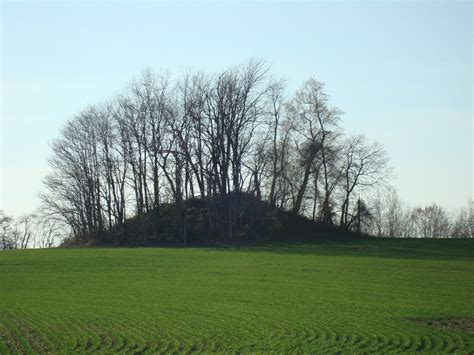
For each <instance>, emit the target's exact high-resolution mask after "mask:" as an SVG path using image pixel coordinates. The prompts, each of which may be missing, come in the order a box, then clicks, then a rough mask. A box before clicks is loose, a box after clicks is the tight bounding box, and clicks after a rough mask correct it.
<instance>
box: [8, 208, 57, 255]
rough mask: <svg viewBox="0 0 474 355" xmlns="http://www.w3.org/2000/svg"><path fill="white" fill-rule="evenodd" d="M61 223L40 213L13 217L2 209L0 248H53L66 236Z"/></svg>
mask: <svg viewBox="0 0 474 355" xmlns="http://www.w3.org/2000/svg"><path fill="white" fill-rule="evenodd" d="M64 232H65V231H64V229H63V226H62V225H61V223H60V222H59V221H57V220H54V219H48V218H44V217H43V216H41V215H38V214H25V215H23V216H20V217H17V218H13V217H11V216H7V215H6V214H5V213H4V212H3V211H1V210H0V250H9V249H27V248H51V247H53V246H55V245H56V244H57V242H60V240H61V238H62V237H63V236H64Z"/></svg>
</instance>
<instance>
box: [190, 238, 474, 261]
mask: <svg viewBox="0 0 474 355" xmlns="http://www.w3.org/2000/svg"><path fill="white" fill-rule="evenodd" d="M191 247H200V248H203V247H204V248H205V249H208V250H210V251H211V250H212V251H216V250H220V251H244V252H269V253H278V254H298V255H321V256H348V255H350V256H361V257H378V258H397V259H404V258H405V259H453V258H470V259H473V260H474V239H387V238H361V239H359V240H337V241H334V240H318V241H300V242H295V241H288V242H278V243H276V242H275V243H245V244H242V243H239V244H234V243H226V244H224V243H220V244H216V245H213V246H212V247H209V246H203V245H201V246H198V245H196V246H191Z"/></svg>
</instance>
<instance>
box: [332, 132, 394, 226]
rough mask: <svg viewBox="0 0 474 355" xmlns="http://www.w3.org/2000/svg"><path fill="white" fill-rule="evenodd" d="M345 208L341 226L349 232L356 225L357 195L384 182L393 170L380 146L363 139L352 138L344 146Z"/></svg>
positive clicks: (343, 184)
mask: <svg viewBox="0 0 474 355" xmlns="http://www.w3.org/2000/svg"><path fill="white" fill-rule="evenodd" d="M341 156H342V164H341V167H342V179H341V185H342V186H341V190H342V206H341V217H340V222H339V225H340V227H341V228H344V229H347V228H349V227H350V225H351V224H352V223H353V222H354V216H353V215H352V216H351V215H350V213H349V211H350V203H351V198H352V196H353V195H354V192H356V191H357V190H360V189H363V190H365V191H367V190H368V189H370V188H372V187H374V186H376V185H377V184H380V183H382V182H384V179H385V178H386V177H387V175H388V173H389V170H388V167H387V162H388V158H387V155H386V153H385V151H384V149H383V148H382V146H381V145H380V144H378V143H374V144H368V143H367V142H366V138H365V137H363V136H353V137H348V138H347V139H346V140H345V142H344V145H343V147H342V154H341Z"/></svg>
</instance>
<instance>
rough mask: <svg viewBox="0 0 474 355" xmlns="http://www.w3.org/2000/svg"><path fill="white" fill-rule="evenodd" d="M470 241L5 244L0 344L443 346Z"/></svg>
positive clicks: (464, 338)
mask: <svg viewBox="0 0 474 355" xmlns="http://www.w3.org/2000/svg"><path fill="white" fill-rule="evenodd" d="M473 275H474V241H463V240H439V241H436V240H435V241H433V240H421V241H410V240H408V241H400V240H398V241H393V240H370V241H360V242H350V243H348V242H339V243H319V244H271V245H264V246H254V247H227V248H217V249H206V248H187V249H184V248H149V249H138V248H136V249H55V250H27V251H13V252H4V253H0V353H6V352H16V351H18V352H31V353H37V352H62V353H70V352H73V351H75V352H107V353H117V352H127V353H132V352H150V353H156V352H162V353H171V352H190V351H198V352H232V353H234V352H245V353H247V352H285V353H286V352H290V351H299V352H311V351H313V352H337V351H340V352H350V353H353V352H381V353H386V352H397V353H398V352H404V351H405V352H416V351H429V352H447V351H456V352H461V353H469V352H472V351H474V344H473V340H474V335H473V334H469V333H468V332H467V331H465V330H461V329H455V328H454V329H453V328H452V327H451V328H441V327H435V326H430V325H429V324H428V323H424V322H421V321H414V320H424V319H435V318H436V319H438V318H457V319H461V318H462V319H468V320H469V319H473V318H474V297H473V295H474V282H473V281H474V276H473Z"/></svg>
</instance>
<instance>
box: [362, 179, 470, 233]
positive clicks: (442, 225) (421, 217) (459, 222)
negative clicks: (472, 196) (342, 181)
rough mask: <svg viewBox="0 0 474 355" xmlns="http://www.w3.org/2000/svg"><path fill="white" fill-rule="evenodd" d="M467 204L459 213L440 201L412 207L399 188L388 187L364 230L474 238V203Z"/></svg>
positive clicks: (371, 210) (379, 196)
mask: <svg viewBox="0 0 474 355" xmlns="http://www.w3.org/2000/svg"><path fill="white" fill-rule="evenodd" d="M467 205H468V206H467V207H465V208H461V209H460V211H458V213H456V214H451V213H448V212H447V211H446V210H445V209H444V208H443V207H441V206H439V205H437V204H432V205H430V206H426V207H423V208H420V207H417V208H410V207H409V206H407V205H406V204H404V203H403V202H402V201H401V200H400V198H399V197H398V194H397V192H396V191H395V190H393V189H392V188H388V189H387V190H386V192H385V194H381V193H380V192H379V193H378V194H377V195H376V197H375V199H374V200H373V202H372V204H371V208H370V216H369V217H370V218H367V219H366V224H365V225H364V228H365V229H364V230H365V231H366V232H367V233H368V234H371V235H374V236H378V237H390V238H473V237H474V204H473V203H472V201H469V202H468V204H467Z"/></svg>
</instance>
